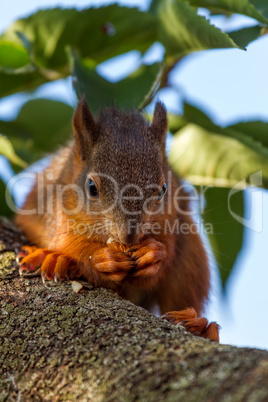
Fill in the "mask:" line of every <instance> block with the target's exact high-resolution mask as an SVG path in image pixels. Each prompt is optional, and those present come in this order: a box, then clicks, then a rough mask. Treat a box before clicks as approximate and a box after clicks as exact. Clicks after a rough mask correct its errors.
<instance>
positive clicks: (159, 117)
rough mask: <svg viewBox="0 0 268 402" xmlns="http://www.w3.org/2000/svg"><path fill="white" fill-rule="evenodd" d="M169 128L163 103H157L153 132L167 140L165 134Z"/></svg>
mask: <svg viewBox="0 0 268 402" xmlns="http://www.w3.org/2000/svg"><path fill="white" fill-rule="evenodd" d="M167 128H168V120H167V111H166V108H165V106H164V105H163V103H161V102H157V103H156V105H155V108H154V116H153V121H152V124H151V130H152V131H153V132H155V133H157V134H158V135H159V137H160V138H161V139H162V138H165V134H166V132H167Z"/></svg>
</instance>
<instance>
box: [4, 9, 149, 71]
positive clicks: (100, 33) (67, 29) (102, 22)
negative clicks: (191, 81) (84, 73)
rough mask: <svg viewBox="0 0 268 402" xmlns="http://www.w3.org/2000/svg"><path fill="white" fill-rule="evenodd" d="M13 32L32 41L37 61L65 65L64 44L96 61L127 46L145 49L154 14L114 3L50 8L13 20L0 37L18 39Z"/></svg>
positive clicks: (122, 51) (58, 66)
mask: <svg viewBox="0 0 268 402" xmlns="http://www.w3.org/2000/svg"><path fill="white" fill-rule="evenodd" d="M137 22H138V23H137ZM17 32H21V33H23V35H24V37H25V38H27V39H28V40H29V41H30V42H31V43H32V45H33V52H34V54H35V57H36V60H37V63H40V64H41V65H42V66H43V67H45V68H49V69H58V68H66V67H68V60H67V56H66V53H65V47H66V46H72V47H75V48H78V49H79V51H80V54H81V57H83V58H84V57H88V58H91V59H94V60H95V61H96V62H98V63H99V62H101V61H104V60H106V59H108V58H111V57H114V56H116V55H118V54H121V53H124V52H127V51H129V50H133V49H136V50H141V51H145V50H146V49H147V48H148V47H149V46H150V45H151V44H152V43H153V42H154V41H155V18H154V17H153V16H152V15H150V14H149V13H144V12H141V11H139V10H138V9H136V8H129V7H121V6H119V5H117V4H113V5H110V6H107V7H99V8H88V9H84V10H81V11H78V10H75V9H61V8H54V9H47V10H41V11H38V12H36V13H35V14H32V15H30V16H29V17H28V18H23V19H20V20H18V21H16V22H15V23H14V24H13V25H12V26H11V27H10V28H9V29H8V30H7V31H6V32H5V33H4V34H3V35H2V37H3V38H4V39H6V40H11V41H13V42H15V43H21V42H20V40H19V38H18V36H17Z"/></svg>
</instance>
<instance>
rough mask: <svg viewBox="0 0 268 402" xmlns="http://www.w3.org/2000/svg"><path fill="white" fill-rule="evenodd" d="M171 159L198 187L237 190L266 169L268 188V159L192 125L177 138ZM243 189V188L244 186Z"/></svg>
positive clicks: (231, 140)
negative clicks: (252, 175)
mask: <svg viewBox="0 0 268 402" xmlns="http://www.w3.org/2000/svg"><path fill="white" fill-rule="evenodd" d="M169 160H170V163H171V165H172V166H173V169H174V170H175V172H176V173H177V174H179V175H180V176H182V177H185V178H186V179H187V180H188V181H190V182H192V183H193V184H196V185H208V184H210V185H213V186H216V187H233V186H234V185H235V184H236V183H237V182H240V181H242V180H246V181H247V182H248V183H250V175H251V174H253V173H255V172H257V171H260V170H262V173H263V186H264V187H267V186H268V159H267V158H264V157H262V156H260V155H258V154H257V153H256V152H254V151H253V150H252V149H250V148H248V147H246V146H245V145H243V144H241V143H240V142H238V141H237V140H235V139H233V138H227V137H224V136H222V135H219V134H213V133H211V132H209V131H206V130H204V129H202V128H201V127H200V126H196V125H194V124H189V125H187V126H186V127H184V128H183V129H181V130H180V131H179V132H178V133H177V134H176V135H175V139H174V143H173V145H172V148H171V152H170V156H169ZM241 186H242V187H243V185H241Z"/></svg>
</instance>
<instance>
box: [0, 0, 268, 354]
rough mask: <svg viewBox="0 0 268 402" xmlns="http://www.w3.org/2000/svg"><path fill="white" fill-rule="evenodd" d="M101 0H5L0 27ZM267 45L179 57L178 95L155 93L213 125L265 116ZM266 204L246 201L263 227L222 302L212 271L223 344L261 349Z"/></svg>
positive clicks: (115, 70) (109, 71)
mask: <svg viewBox="0 0 268 402" xmlns="http://www.w3.org/2000/svg"><path fill="white" fill-rule="evenodd" d="M37 3H38V6H37ZM108 3H111V1H100V0H95V1H88V0H76V1H75V2H74V1H70V0H61V1H54V0H38V2H36V1H34V0H24V1H23V2H21V1H19V0H13V1H12V2H6V3H5V4H3V3H2V4H1V6H0V15H1V20H0V31H3V30H4V29H6V28H7V27H8V25H9V24H10V23H12V21H14V20H15V19H17V18H19V17H22V16H25V15H27V14H29V13H31V12H34V11H36V10H37V9H39V8H44V7H54V6H56V5H65V6H68V7H72V6H77V7H79V8H83V7H87V6H90V5H100V4H108ZM120 3H121V4H127V5H138V6H140V7H142V8H145V7H146V4H148V1H144V0H140V1H138V0H137V1H134V0H133V1H129V0H128V1H121V2H120ZM213 23H214V24H216V25H218V26H220V27H222V28H226V27H227V28H230V29H232V28H233V29H235V28H238V27H239V26H242V25H243V26H244V25H252V24H254V23H255V22H254V21H252V20H251V19H250V18H245V17H241V16H234V17H232V18H231V19H229V21H228V22H227V23H226V21H225V19H222V18H219V17H214V18H213ZM267 47H268V35H267V36H265V37H262V38H261V39H258V40H257V41H255V42H253V43H252V44H251V45H249V47H248V49H247V51H246V52H245V51H241V50H236V49H232V50H213V51H206V52H199V53H195V54H192V55H190V56H187V57H186V58H185V59H184V60H183V61H182V62H181V63H180V64H179V65H178V67H177V68H176V69H175V70H174V72H173V73H172V75H171V80H172V83H175V84H176V85H177V87H179V88H180V90H179V95H178V93H176V94H175V93H174V92H173V91H171V90H164V91H161V93H160V95H159V96H160V98H161V100H163V101H164V102H165V103H166V105H167V107H168V109H169V110H171V111H181V109H182V99H186V100H187V101H189V102H191V103H193V104H196V105H198V106H199V107H200V108H203V109H204V110H205V111H206V112H207V113H209V114H210V115H211V117H212V118H213V119H214V121H215V122H216V123H220V124H223V125H228V124H231V123H234V122H237V121H241V120H244V121H247V120H250V119H261V120H265V121H268V102H267V93H268V80H267V65H268V52H267ZM161 52H162V49H161V46H160V45H156V46H155V47H154V48H153V49H152V50H151V52H150V54H149V55H147V57H148V58H149V59H150V60H152V59H153V58H154V59H157V58H159V57H160V56H161ZM138 59H139V56H138V54H137V53H136V52H132V53H131V54H130V55H128V56H127V58H124V59H123V58H122V59H121V60H119V61H118V60H114V61H113V62H112V63H109V64H108V63H105V64H103V65H102V66H101V67H100V69H99V72H100V73H102V74H103V75H106V76H107V77H108V75H109V77H110V78H111V79H113V80H115V79H118V78H121V77H122V76H123V75H124V74H126V73H128V72H130V71H132V70H133V69H135V66H136V63H137V62H138ZM122 65H123V66H124V69H122ZM118 74H119V75H118ZM55 94H56V95H55ZM38 95H39V96H46V97H55V98H57V99H60V100H62V101H66V102H68V103H73V102H74V99H75V98H74V95H73V92H72V88H71V83H70V80H63V81H61V82H59V83H56V84H47V85H45V86H43V87H42V88H41V89H40V90H39V91H38ZM24 100H25V97H24V96H17V95H16V96H13V97H12V98H10V99H3V100H0V118H1V119H9V118H12V117H13V116H14V115H15V114H16V112H17V110H18V108H19V106H20V105H21V103H22V102H23V101H24ZM249 198H250V192H248V193H247V199H248V201H249ZM249 204H250V203H249V202H248V205H249ZM253 204H254V203H253ZM267 205H268V192H267V191H263V210H262V211H260V210H258V211H257V210H256V208H255V209H254V205H253V208H252V211H253V213H255V214H262V219H263V230H262V232H261V233H255V232H253V231H251V230H247V231H246V241H245V245H244V248H243V250H242V252H241V254H240V256H239V258H238V260H237V263H236V265H235V268H234V270H233V273H232V276H231V278H230V280H229V283H228V289H227V295H228V298H227V299H226V300H225V302H224V303H223V302H222V299H221V296H220V293H219V286H218V278H217V272H216V271H215V274H214V277H215V278H214V280H213V282H214V283H213V291H212V299H211V303H210V305H209V307H208V311H207V313H208V317H209V318H210V319H211V320H216V321H218V322H219V323H220V324H221V326H222V331H221V341H222V342H223V343H231V344H236V345H243V346H244V345H245V346H258V347H262V348H268V338H267V333H268V320H267V313H266V310H267V306H268V292H267V283H268V270H267V269H266V267H267V263H266V248H267V238H268V213H267ZM248 213H250V211H248ZM258 323H261V324H258Z"/></svg>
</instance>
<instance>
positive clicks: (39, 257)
mask: <svg viewBox="0 0 268 402" xmlns="http://www.w3.org/2000/svg"><path fill="white" fill-rule="evenodd" d="M17 257H18V262H19V264H20V274H21V275H23V274H24V273H25V272H34V271H36V270H37V269H38V268H39V267H40V268H41V276H42V279H43V281H44V280H46V279H47V280H51V279H53V278H54V279H55V280H60V281H62V280H64V279H65V278H66V276H67V274H68V273H70V276H73V275H71V274H73V273H74V272H75V271H76V265H75V262H74V261H73V260H72V259H70V258H69V257H67V256H65V255H63V254H59V253H54V252H53V251H50V250H47V249H43V248H36V247H34V246H33V247H32V246H24V247H23V248H22V251H21V252H20V253H19V254H18V256H17ZM76 274H77V272H76Z"/></svg>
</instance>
